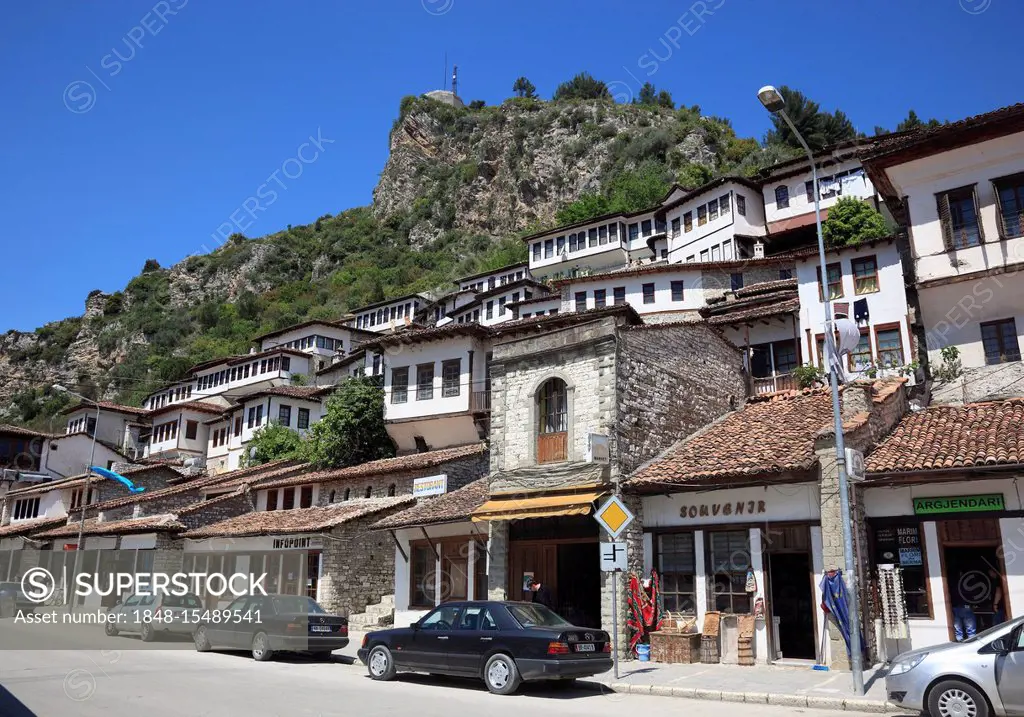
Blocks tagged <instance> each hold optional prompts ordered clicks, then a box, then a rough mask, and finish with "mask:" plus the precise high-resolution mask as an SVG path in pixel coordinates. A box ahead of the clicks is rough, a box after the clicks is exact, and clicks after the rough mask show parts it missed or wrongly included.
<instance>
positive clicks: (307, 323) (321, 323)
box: [252, 319, 358, 343]
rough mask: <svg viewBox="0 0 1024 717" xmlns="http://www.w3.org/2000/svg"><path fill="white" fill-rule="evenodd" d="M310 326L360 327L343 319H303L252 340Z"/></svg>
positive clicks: (254, 341) (350, 328) (256, 341)
mask: <svg viewBox="0 0 1024 717" xmlns="http://www.w3.org/2000/svg"><path fill="white" fill-rule="evenodd" d="M310 326H330V327H331V328H334V329H345V330H346V331H348V330H358V329H352V327H351V326H349V325H348V324H346V323H344V322H343V321H331V320H327V319H317V320H315V321H303V322H302V323H300V324H292V325H291V326H285V327H284V328H283V329H278V330H277V331H268V332H267V333H265V334H260V335H259V336H257V337H255V338H253V340H252V342H253V343H259V342H260V341H263V340H264V339H270V338H273V337H275V336H280V335H281V334H286V333H288V332H289V331H298V330H299V329H305V328H308V327H310Z"/></svg>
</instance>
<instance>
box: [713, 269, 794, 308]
mask: <svg viewBox="0 0 1024 717" xmlns="http://www.w3.org/2000/svg"><path fill="white" fill-rule="evenodd" d="M781 269H789V270H790V271H791V272H792V276H796V264H785V263H779V264H773V265H770V266H747V267H745V268H742V269H736V270H735V273H742V274H743V286H750V285H752V284H761V283H763V282H766V281H778V280H779V278H780V274H779V272H780V270H781ZM732 274H733V271H723V270H714V269H706V270H704V271H702V272H701V285H702V287H703V289H704V300H705V301H707V300H708V299H711V298H714V297H718V296H724V295H725V294H727V293H730V292H731V291H732Z"/></svg>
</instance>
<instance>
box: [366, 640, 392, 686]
mask: <svg viewBox="0 0 1024 717" xmlns="http://www.w3.org/2000/svg"><path fill="white" fill-rule="evenodd" d="M366 670H367V672H369V673H370V677H372V678H373V679H375V680H380V681H381V682H386V681H387V680H393V679H395V673H396V672H397V671H398V670H397V668H396V667H395V660H394V658H393V657H392V656H391V650H389V649H388V648H386V647H385V646H384V645H377V646H376V647H374V648H373V649H372V650H370V654H369V655H367V657H366Z"/></svg>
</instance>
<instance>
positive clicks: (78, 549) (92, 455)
mask: <svg viewBox="0 0 1024 717" xmlns="http://www.w3.org/2000/svg"><path fill="white" fill-rule="evenodd" d="M53 388H54V390H56V391H60V392H61V393H66V394H68V395H69V396H74V397H75V398H77V399H78V400H80V401H82V402H83V403H89V402H90V401H91V399H88V398H86V397H85V396H83V395H82V394H80V393H75V392H74V391H70V390H68V389H67V388H65V387H64V386H61V385H60V384H59V383H55V384H53ZM92 402H93V403H95V404H96V421H95V422H94V423H93V426H92V448H91V449H90V451H89V464H88V465H87V466H86V467H85V490H84V491H83V492H82V504H81V505H80V506H79V508H80V510H81V516H80V517H79V519H78V542H77V543H75V570H74V575H78V569H79V566H80V563H81V555H82V539H83V533H85V509H86V507H87V506H88V505H89V490H90V488H91V486H92V464H93V462H94V461H95V460H96V434H97V432H98V431H99V427H100V404H99V402H98V401H92ZM74 610H75V601H74V593H73V592H72V599H71V601H70V604H69V605H68V611H69V612H74Z"/></svg>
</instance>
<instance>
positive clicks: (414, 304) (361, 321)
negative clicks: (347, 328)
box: [349, 296, 427, 332]
mask: <svg viewBox="0 0 1024 717" xmlns="http://www.w3.org/2000/svg"><path fill="white" fill-rule="evenodd" d="M426 304H427V300H426V299H424V298H422V297H419V296H403V297H401V298H400V299H396V300H394V301H392V302H389V303H387V304H384V305H382V306H375V307H373V308H372V309H365V310H357V311H355V312H354V313H355V318H354V319H352V320H351V321H350V322H349V323H350V324H351V325H352V326H354V327H356V328H360V329H362V330H363V331H374V332H377V331H389V330H390V329H392V328H395V327H397V326H404V325H405V324H406V323H407V320H408V321H411V320H412V318H413V316H415V315H416V312H417V311H419V310H420V308H421V307H423V306H425V305H426ZM392 309H394V310H395V314H394V316H395V318H394V319H392V318H391V316H392V314H391V310H392ZM371 316H372V317H374V318H373V320H374V322H375V323H374V324H373V325H372V326H371V325H370V317H371Z"/></svg>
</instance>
